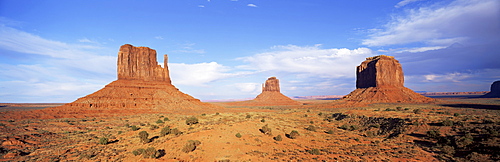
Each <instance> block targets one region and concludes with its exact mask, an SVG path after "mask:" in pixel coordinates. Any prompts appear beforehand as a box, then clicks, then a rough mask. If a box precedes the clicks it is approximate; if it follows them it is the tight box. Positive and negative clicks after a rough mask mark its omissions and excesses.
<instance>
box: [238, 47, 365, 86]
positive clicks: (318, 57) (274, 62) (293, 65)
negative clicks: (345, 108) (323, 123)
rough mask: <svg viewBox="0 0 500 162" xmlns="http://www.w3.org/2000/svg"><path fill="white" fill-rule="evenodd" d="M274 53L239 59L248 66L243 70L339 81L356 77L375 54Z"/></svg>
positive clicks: (346, 51) (294, 49)
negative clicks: (339, 79) (356, 72)
mask: <svg viewBox="0 0 500 162" xmlns="http://www.w3.org/2000/svg"><path fill="white" fill-rule="evenodd" d="M271 50H272V51H271V52H264V53H260V54H256V55H253V56H248V57H242V58H238V59H237V60H242V61H244V62H247V63H248V65H243V66H239V68H243V69H251V70H256V71H261V72H263V71H271V72H272V73H282V72H285V73H295V74H300V75H303V76H304V77H307V76H316V77H325V78H338V77H354V68H355V67H356V66H357V65H358V64H359V63H360V62H361V61H363V60H364V59H365V58H366V57H370V56H372V55H373V54H374V53H373V51H371V50H370V49H368V48H357V49H353V50H350V49H346V48H341V49H337V48H332V49H322V48H320V45H315V46H304V47H301V46H295V45H287V46H275V47H273V48H272V49H271Z"/></svg>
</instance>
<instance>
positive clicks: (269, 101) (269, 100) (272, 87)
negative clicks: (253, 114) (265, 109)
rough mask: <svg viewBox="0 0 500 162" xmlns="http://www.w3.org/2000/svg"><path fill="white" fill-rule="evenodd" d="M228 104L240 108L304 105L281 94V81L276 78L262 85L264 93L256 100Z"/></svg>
mask: <svg viewBox="0 0 500 162" xmlns="http://www.w3.org/2000/svg"><path fill="white" fill-rule="evenodd" d="M227 104H228V105H238V106H278V105H302V103H300V102H298V101H295V100H292V99H291V98H289V97H287V96H285V95H283V94H282V93H281V92H280V83H279V79H277V78H276V77H270V78H268V79H267V80H266V82H265V83H264V84H262V93H260V94H259V95H258V96H257V97H255V99H253V100H250V101H240V102H232V103H227Z"/></svg>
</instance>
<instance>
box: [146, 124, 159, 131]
mask: <svg viewBox="0 0 500 162" xmlns="http://www.w3.org/2000/svg"><path fill="white" fill-rule="evenodd" d="M158 128H160V127H158V126H157V125H154V124H152V125H150V126H149V129H151V130H155V129H158Z"/></svg>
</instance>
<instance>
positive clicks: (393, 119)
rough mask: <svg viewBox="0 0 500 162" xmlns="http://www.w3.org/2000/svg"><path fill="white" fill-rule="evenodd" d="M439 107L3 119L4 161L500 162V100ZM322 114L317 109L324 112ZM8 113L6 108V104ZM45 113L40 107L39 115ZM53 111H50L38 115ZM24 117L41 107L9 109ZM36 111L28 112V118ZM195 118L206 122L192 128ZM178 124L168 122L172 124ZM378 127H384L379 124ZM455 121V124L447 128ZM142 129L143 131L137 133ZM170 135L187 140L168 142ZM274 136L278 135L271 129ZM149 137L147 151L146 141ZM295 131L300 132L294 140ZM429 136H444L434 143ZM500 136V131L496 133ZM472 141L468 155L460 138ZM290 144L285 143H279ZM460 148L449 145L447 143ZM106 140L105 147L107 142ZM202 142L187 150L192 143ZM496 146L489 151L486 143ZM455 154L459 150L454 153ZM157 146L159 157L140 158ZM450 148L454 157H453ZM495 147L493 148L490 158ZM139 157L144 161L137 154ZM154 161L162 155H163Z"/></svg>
mask: <svg viewBox="0 0 500 162" xmlns="http://www.w3.org/2000/svg"><path fill="white" fill-rule="evenodd" d="M441 99H442V100H445V101H446V102H442V103H435V104H372V105H368V106H364V107H348V108H342V107H340V108H325V106H324V104H325V103H326V104H328V103H329V102H332V101H329V100H301V102H302V103H306V105H305V106H255V107H237V106H228V105H227V104H225V103H214V104H216V105H221V106H224V107H226V109H224V110H221V111H220V112H206V113H203V112H200V113H192V112H191V113H144V114H123V115H120V114H115V115H113V116H103V117H99V116H95V117H83V116H80V117H78V116H77V118H57V119H19V118H16V117H14V116H12V114H15V113H9V114H8V115H6V114H2V116H0V142H1V147H0V159H1V160H2V161H446V160H456V161H468V160H474V159H480V160H481V159H482V160H498V159H499V155H498V152H497V151H496V152H497V153H495V152H489V151H488V149H490V150H491V149H493V150H498V149H500V147H499V145H500V143H499V141H500V138H499V135H498V132H499V131H500V130H498V129H499V128H500V127H499V123H500V118H499V115H500V111H499V110H500V99H498V98H492V99H478V98H466V97H461V98H441ZM321 104H323V105H322V106H318V107H321V108H316V107H315V106H314V105H321ZM3 105H6V104H3ZM33 107H35V108H33ZM38 107H40V108H41V107H44V106H38ZM2 108H3V110H16V112H18V113H23V112H25V111H30V110H32V109H36V108H37V106H33V105H31V106H25V107H23V106H18V108H17V109H15V108H12V106H10V107H9V106H3V107H2ZM23 109H28V110H23ZM190 117H195V118H196V119H198V123H196V124H191V125H187V124H186V120H187V119H188V118H190ZM167 118H168V119H167ZM375 119H376V120H375ZM446 120H449V121H452V125H449V124H445V125H443V123H444V122H443V121H446ZM132 127H137V128H139V129H138V130H133V129H132ZM165 127H170V128H171V129H173V128H177V130H179V131H180V132H182V133H180V134H172V133H171V134H167V135H165V136H162V135H161V131H162V129H163V128H165ZM265 128H269V129H270V131H267V130H265ZM141 131H146V132H147V133H148V137H147V140H148V142H142V141H141V139H140V137H139V132H141ZM292 131H296V132H298V134H299V135H298V136H297V137H296V138H294V139H292V138H289V137H290V134H291V132H292ZM429 131H437V132H439V133H440V134H439V137H431V136H430V135H429V133H428V132H429ZM495 131H496V132H495ZM467 133H468V134H469V135H471V138H472V143H471V142H469V143H467V144H464V145H465V146H463V145H462V144H461V143H459V141H460V140H459V139H462V138H464V137H466V134H467ZM278 136H280V137H281V140H277V137H278ZM455 138H456V139H457V140H450V142H446V141H445V142H444V143H443V142H442V141H443V140H446V139H455ZM103 139H106V140H105V142H101V140H103ZM190 140H191V141H199V144H198V145H196V146H195V147H194V149H192V148H191V149H189V151H184V150H186V148H185V147H187V146H186V145H188V143H189V142H188V141H190ZM485 141H486V142H485ZM446 146H449V147H446ZM150 147H153V148H154V149H152V150H155V151H156V152H157V154H156V155H153V158H151V156H150V157H146V156H144V155H145V154H147V153H142V154H140V155H134V153H136V154H137V152H140V149H147V148H150ZM450 147H452V148H453V150H452V151H450V149H449V148H450ZM485 148H486V149H485ZM134 151H135V152H134ZM153 154H154V153H153Z"/></svg>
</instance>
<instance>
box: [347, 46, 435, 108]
mask: <svg viewBox="0 0 500 162" xmlns="http://www.w3.org/2000/svg"><path fill="white" fill-rule="evenodd" d="M341 100H345V101H353V102H360V103H427V102H433V101H435V100H434V99H432V98H428V97H425V96H422V95H420V94H418V93H415V92H414V91H412V90H411V89H408V88H406V87H404V75H403V69H402V68H401V64H399V61H398V60H396V59H394V57H392V56H385V55H380V56H375V57H369V58H366V60H365V61H363V62H362V63H361V64H360V65H359V66H357V67H356V90H354V91H352V92H351V93H350V94H348V95H346V96H344V97H343V98H342V99H341Z"/></svg>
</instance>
